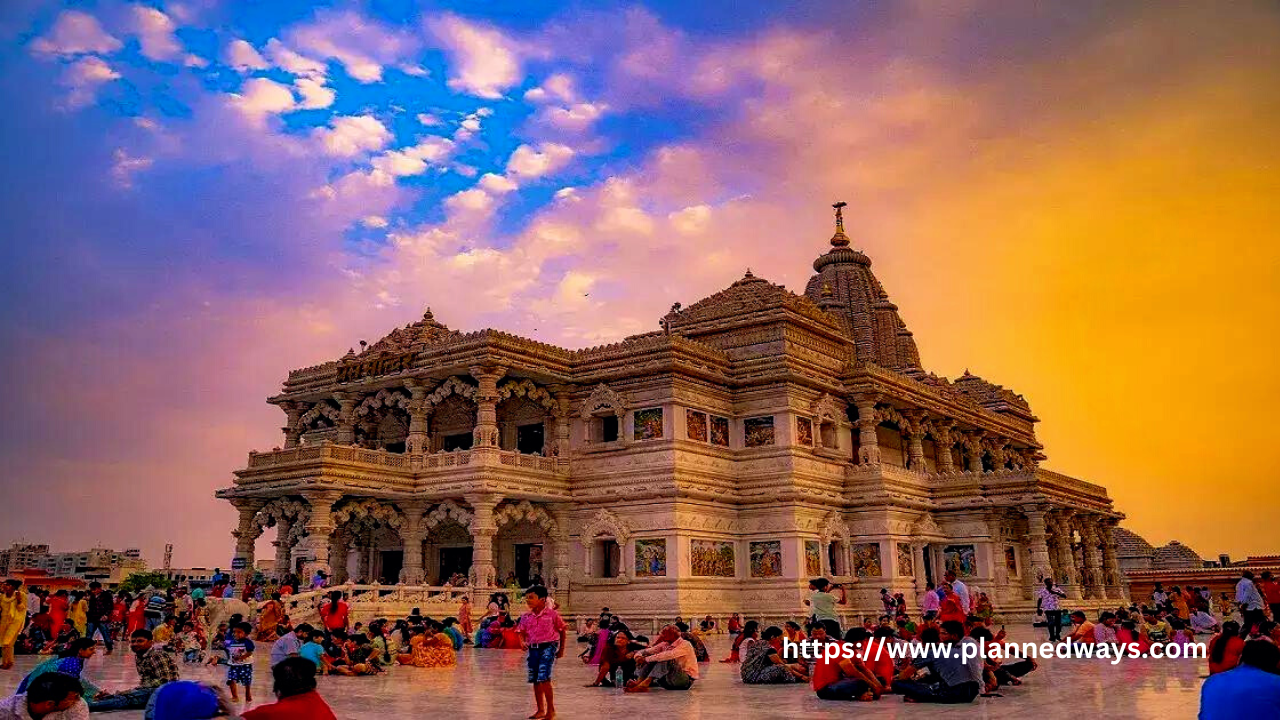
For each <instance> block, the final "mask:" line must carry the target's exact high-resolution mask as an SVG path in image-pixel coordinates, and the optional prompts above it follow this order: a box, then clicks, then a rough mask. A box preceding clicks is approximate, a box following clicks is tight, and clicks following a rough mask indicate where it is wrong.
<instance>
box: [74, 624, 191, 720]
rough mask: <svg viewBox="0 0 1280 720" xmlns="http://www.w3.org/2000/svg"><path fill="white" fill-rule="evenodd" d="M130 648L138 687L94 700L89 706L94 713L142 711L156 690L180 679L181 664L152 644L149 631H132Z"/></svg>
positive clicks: (144, 629)
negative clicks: (179, 669)
mask: <svg viewBox="0 0 1280 720" xmlns="http://www.w3.org/2000/svg"><path fill="white" fill-rule="evenodd" d="M129 648H130V649H131V650H133V655H134V658H133V662H134V667H135V669H137V671H138V685H137V687H134V688H132V689H129V690H124V691H122V692H118V693H112V694H110V695H106V696H104V697H101V698H98V699H95V700H94V701H93V702H92V703H91V704H90V705H89V709H90V710H92V711H93V712H104V711H109V710H141V709H143V708H145V707H146V706H147V701H148V700H150V699H151V694H152V693H153V692H155V691H156V688H158V687H160V686H161V685H164V684H165V683H169V682H173V681H174V680H177V679H178V664H177V663H175V662H174V661H173V656H172V655H170V654H169V653H167V652H165V651H164V649H163V648H161V647H160V646H159V645H156V644H154V643H153V642H152V640H151V631H150V630H147V629H146V628H143V629H141V630H135V631H133V635H132V636H131V637H130V638H129Z"/></svg>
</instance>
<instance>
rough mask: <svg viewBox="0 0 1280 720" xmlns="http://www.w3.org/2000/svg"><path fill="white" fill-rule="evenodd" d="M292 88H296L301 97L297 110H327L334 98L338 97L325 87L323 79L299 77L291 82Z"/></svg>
mask: <svg viewBox="0 0 1280 720" xmlns="http://www.w3.org/2000/svg"><path fill="white" fill-rule="evenodd" d="M293 86H294V87H295V88H297V90H298V94H299V95H301V96H302V102H300V103H298V109H300V110H315V109H317V108H327V107H329V106H330V105H332V104H333V100H334V98H336V97H337V96H338V94H337V93H336V92H334V91H333V90H332V89H330V88H328V87H326V86H325V84H324V78H319V79H316V78H310V77H300V78H298V79H297V80H295V81H294V82H293Z"/></svg>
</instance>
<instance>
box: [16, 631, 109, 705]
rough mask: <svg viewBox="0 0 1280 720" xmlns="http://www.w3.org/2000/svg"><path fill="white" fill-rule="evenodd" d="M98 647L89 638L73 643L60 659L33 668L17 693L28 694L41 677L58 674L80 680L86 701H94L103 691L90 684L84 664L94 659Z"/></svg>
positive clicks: (60, 655) (56, 658) (20, 684)
mask: <svg viewBox="0 0 1280 720" xmlns="http://www.w3.org/2000/svg"><path fill="white" fill-rule="evenodd" d="M97 647H98V643H97V641H96V640H91V639H89V638H80V639H79V640H74V641H72V643H71V647H69V648H67V649H66V650H64V651H63V652H62V653H60V654H59V655H58V657H55V658H50V659H48V660H45V661H44V662H42V663H40V664H39V665H36V666H35V667H34V668H32V669H31V672H29V673H27V676H26V677H25V678H23V679H22V682H21V683H19V684H18V690H17V692H20V693H24V692H26V691H27V687H29V686H30V685H31V683H32V682H33V681H34V680H35V679H36V678H38V677H40V676H41V675H44V674H45V673H51V672H57V673H62V674H63V675H70V676H71V677H73V678H76V679H77V680H79V681H80V684H81V685H83V686H84V698H85V700H92V699H94V698H96V697H98V696H99V695H102V694H103V693H102V691H101V690H99V689H98V687H97V686H96V685H94V684H93V683H91V682H89V681H88V680H87V679H86V678H85V677H84V675H83V672H84V664H85V662H86V661H88V660H89V658H91V657H93V654H94V652H96V651H97Z"/></svg>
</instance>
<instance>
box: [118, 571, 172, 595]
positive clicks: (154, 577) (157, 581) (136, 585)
mask: <svg viewBox="0 0 1280 720" xmlns="http://www.w3.org/2000/svg"><path fill="white" fill-rule="evenodd" d="M147 586H151V587H157V588H160V589H161V590H167V589H169V588H170V587H172V586H173V581H172V580H170V579H169V578H167V577H165V575H164V573H158V572H136V573H129V577H127V578H125V579H124V582H122V583H120V587H119V588H118V589H119V590H123V591H125V592H127V593H130V594H133V593H137V592H140V591H142V590H145V589H147Z"/></svg>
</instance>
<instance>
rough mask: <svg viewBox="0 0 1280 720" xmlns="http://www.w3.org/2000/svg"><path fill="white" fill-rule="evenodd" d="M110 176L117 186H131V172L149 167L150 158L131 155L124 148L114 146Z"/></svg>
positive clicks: (126, 187)
mask: <svg viewBox="0 0 1280 720" xmlns="http://www.w3.org/2000/svg"><path fill="white" fill-rule="evenodd" d="M111 159H112V164H111V177H112V179H114V180H115V183H116V185H117V186H118V187H121V188H125V189H128V188H131V187H133V174H134V173H136V172H140V171H142V170H146V169H147V168H149V167H151V158H149V157H133V156H132V155H130V154H129V153H128V151H126V150H125V149H124V148H116V150H115V152H114V153H112V154H111Z"/></svg>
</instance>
